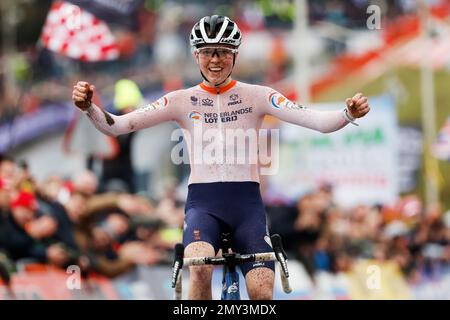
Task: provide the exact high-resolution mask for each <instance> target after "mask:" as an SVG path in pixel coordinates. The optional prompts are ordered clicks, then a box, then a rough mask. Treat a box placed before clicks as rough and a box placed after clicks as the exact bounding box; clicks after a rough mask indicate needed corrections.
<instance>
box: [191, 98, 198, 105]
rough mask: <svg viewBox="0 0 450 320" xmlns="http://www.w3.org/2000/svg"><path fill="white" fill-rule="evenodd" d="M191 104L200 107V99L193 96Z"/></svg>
mask: <svg viewBox="0 0 450 320" xmlns="http://www.w3.org/2000/svg"><path fill="white" fill-rule="evenodd" d="M191 104H192V105H193V106H197V105H198V98H197V97H195V96H191Z"/></svg>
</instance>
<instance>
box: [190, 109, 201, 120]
mask: <svg viewBox="0 0 450 320" xmlns="http://www.w3.org/2000/svg"><path fill="white" fill-rule="evenodd" d="M189 119H192V120H201V119H202V114H201V113H200V112H198V111H192V112H191V113H189Z"/></svg>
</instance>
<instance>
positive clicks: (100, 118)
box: [85, 91, 178, 136]
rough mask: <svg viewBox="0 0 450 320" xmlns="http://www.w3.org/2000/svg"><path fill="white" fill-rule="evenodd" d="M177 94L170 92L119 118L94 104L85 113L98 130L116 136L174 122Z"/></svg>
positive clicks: (175, 118)
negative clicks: (162, 123) (166, 122)
mask: <svg viewBox="0 0 450 320" xmlns="http://www.w3.org/2000/svg"><path fill="white" fill-rule="evenodd" d="M177 92H178V91H174V92H171V93H169V94H167V95H165V96H163V97H161V98H160V99H158V100H156V101H154V102H152V103H150V104H148V105H146V106H143V107H140V108H138V109H136V110H134V111H133V112H130V113H127V114H124V115H120V116H116V115H113V114H111V113H108V112H106V111H104V110H102V109H100V108H99V107H98V106H96V105H94V104H92V106H91V107H90V108H89V109H87V110H86V111H85V113H86V115H87V116H88V118H89V119H90V120H91V121H92V123H93V124H94V125H95V127H96V128H97V129H98V130H100V131H101V132H103V133H104V134H106V135H109V136H118V135H121V134H125V133H129V132H132V131H136V130H140V129H144V128H149V127H152V126H155V125H157V124H159V123H161V122H165V121H176V120H177V103H176V98H177Z"/></svg>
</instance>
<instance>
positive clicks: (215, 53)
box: [211, 49, 220, 59]
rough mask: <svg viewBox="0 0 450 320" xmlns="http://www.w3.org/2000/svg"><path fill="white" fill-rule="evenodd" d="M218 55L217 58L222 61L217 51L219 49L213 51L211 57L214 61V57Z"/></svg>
mask: <svg viewBox="0 0 450 320" xmlns="http://www.w3.org/2000/svg"><path fill="white" fill-rule="evenodd" d="M216 55H217V58H218V59H220V56H219V52H218V51H217V49H215V50H214V51H213V53H212V56H211V59H214V56H216Z"/></svg>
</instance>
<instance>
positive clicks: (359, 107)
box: [345, 93, 370, 118]
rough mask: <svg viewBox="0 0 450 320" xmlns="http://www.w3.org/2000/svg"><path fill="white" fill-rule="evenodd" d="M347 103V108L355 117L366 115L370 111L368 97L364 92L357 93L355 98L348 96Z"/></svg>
mask: <svg viewBox="0 0 450 320" xmlns="http://www.w3.org/2000/svg"><path fill="white" fill-rule="evenodd" d="M345 103H346V104H347V109H348V111H349V113H350V115H351V116H352V117H353V118H361V117H364V116H365V115H366V114H367V113H368V112H369V111H370V107H369V102H368V100H367V97H366V96H364V95H363V94H362V93H357V94H355V95H354V96H353V98H347V99H346V100H345Z"/></svg>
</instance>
